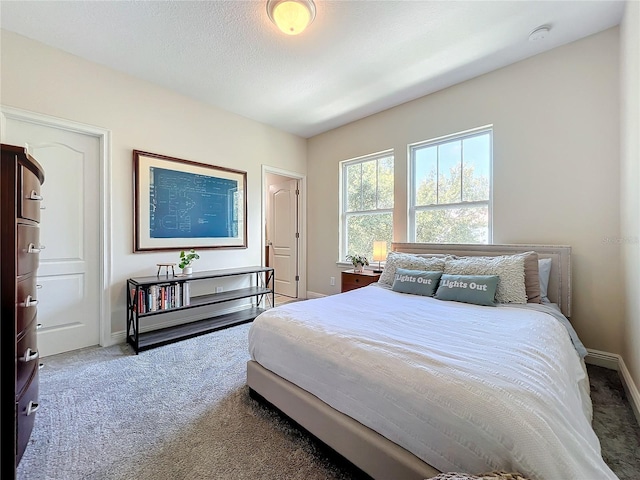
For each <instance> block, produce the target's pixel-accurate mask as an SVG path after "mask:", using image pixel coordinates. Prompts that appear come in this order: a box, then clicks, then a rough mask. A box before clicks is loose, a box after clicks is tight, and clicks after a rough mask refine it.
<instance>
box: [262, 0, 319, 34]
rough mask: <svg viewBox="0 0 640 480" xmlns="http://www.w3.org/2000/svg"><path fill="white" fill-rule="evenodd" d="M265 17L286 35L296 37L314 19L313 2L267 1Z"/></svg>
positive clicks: (293, 0)
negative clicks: (267, 16)
mask: <svg viewBox="0 0 640 480" xmlns="http://www.w3.org/2000/svg"><path fill="white" fill-rule="evenodd" d="M267 15H269V18H270V19H271V21H272V22H273V23H275V24H276V26H277V27H278V28H279V29H280V30H282V31H283V32H284V33H286V34H287V35H298V34H299V33H302V32H303V31H304V29H305V28H307V27H308V26H309V25H310V24H311V22H313V19H314V18H316V5H315V4H314V3H313V0H267Z"/></svg>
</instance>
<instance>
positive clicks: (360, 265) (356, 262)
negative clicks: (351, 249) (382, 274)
mask: <svg viewBox="0 0 640 480" xmlns="http://www.w3.org/2000/svg"><path fill="white" fill-rule="evenodd" d="M347 260H349V261H350V262H351V263H352V264H353V271H354V272H362V271H363V270H364V266H365V265H369V260H367V257H365V256H364V255H347Z"/></svg>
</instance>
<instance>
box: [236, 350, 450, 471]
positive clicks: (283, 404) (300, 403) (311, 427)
mask: <svg viewBox="0 0 640 480" xmlns="http://www.w3.org/2000/svg"><path fill="white" fill-rule="evenodd" d="M247 385H248V386H249V388H251V389H252V390H253V391H255V392H256V393H258V394H259V395H260V396H262V397H263V398H264V399H265V400H267V401H268V402H269V403H271V404H272V405H273V406H275V407H276V408H278V409H279V410H280V411H282V413H284V414H285V415H287V416H288V417H289V418H291V419H292V420H294V421H295V422H297V423H298V424H299V425H300V426H302V427H303V428H304V429H306V430H307V431H309V432H311V433H312V434H313V435H314V436H316V437H317V438H318V439H320V440H321V441H322V442H323V443H325V444H326V445H328V446H329V447H331V448H332V449H333V450H335V451H336V452H338V453H340V454H341V455H342V456H343V457H345V458H346V459H348V460H349V461H350V462H351V463H353V464H354V465H355V466H357V467H358V468H360V469H361V470H362V471H364V472H365V473H367V474H368V475H370V476H371V477H373V478H375V479H402V480H414V479H415V480H424V479H425V478H430V477H433V476H434V475H437V474H438V473H440V472H439V471H438V470H436V469H435V468H433V467H431V466H430V465H428V464H426V463H424V462H423V461H422V460H420V459H419V458H418V457H416V456H415V455H413V454H412V453H410V452H408V451H407V450H405V449H404V448H402V447H400V446H398V445H396V444H395V443H393V442H391V441H389V440H387V439H386V438H385V437H383V436H382V435H380V434H378V433H376V432H374V431H373V430H371V429H370V428H368V427H365V426H364V425H362V424H361V423H360V422H357V421H355V420H354V419H352V418H351V417H348V416H347V415H344V414H342V413H340V412H338V411H337V410H335V409H333V408H331V407H330V406H329V405H327V404H326V403H324V402H322V401H321V400H320V399H318V398H317V397H316V396H314V395H312V394H310V393H309V392H307V391H305V390H303V389H301V388H299V387H297V386H296V385H294V384H293V383H291V382H289V381H287V380H285V379H283V378H282V377H280V376H278V375H276V374H274V373H273V372H271V371H269V370H267V369H266V368H264V367H263V366H262V365H260V364H259V363H257V362H254V361H253V360H250V361H249V362H248V363H247Z"/></svg>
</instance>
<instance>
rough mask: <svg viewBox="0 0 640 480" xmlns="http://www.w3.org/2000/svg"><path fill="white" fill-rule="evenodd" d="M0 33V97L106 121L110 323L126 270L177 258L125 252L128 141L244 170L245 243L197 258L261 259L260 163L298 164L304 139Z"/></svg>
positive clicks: (151, 269)
mask: <svg viewBox="0 0 640 480" xmlns="http://www.w3.org/2000/svg"><path fill="white" fill-rule="evenodd" d="M1 40H2V45H1V62H2V63H1V67H2V68H1V77H0V78H1V82H2V83H1V87H2V90H1V97H0V102H1V103H2V105H5V106H11V107H16V108H21V109H25V110H30V111H33V112H38V113H42V114H47V115H52V116H56V117H60V118H63V119H67V120H73V121H75V122H81V123H85V124H90V125H95V126H99V127H103V128H106V129H109V130H110V131H111V140H112V144H111V147H112V149H111V152H112V155H111V158H110V162H111V175H112V183H111V185H110V187H109V188H110V189H111V192H110V193H111V208H112V210H111V213H112V221H111V224H110V225H108V232H109V235H111V238H112V247H113V262H112V282H111V291H110V296H111V312H112V314H111V325H112V332H121V331H124V329H125V321H126V317H125V310H126V309H125V301H126V300H125V290H126V287H125V281H126V279H127V278H129V277H132V276H139V275H152V274H154V273H155V268H156V267H155V265H156V263H158V262H166V261H177V253H176V252H164V253H139V254H134V253H132V250H133V245H132V243H133V240H132V239H133V233H132V232H133V219H132V216H133V202H132V197H133V193H132V159H131V157H132V150H133V149H138V150H143V151H148V152H153V153H159V154H163V155H168V156H173V157H178V158H184V159H188V160H195V161H199V162H203V163H211V164H214V165H219V166H225V167H231V168H236V169H240V170H245V171H247V184H248V185H247V190H248V191H247V197H248V232H249V233H248V245H249V248H248V249H246V250H245V249H242V250H215V251H214V250H209V251H204V250H203V251H200V253H201V259H200V260H198V263H197V268H198V269H200V270H204V269H213V268H225V267H235V266H241V265H259V264H260V263H261V261H262V252H263V248H262V239H261V227H260V224H261V218H260V217H261V205H262V198H261V197H262V193H261V189H262V187H261V182H262V178H261V177H262V172H261V165H262V164H266V165H269V166H273V167H277V168H281V169H284V170H287V171H292V172H299V173H301V174H305V173H306V140H304V139H302V138H299V137H296V136H294V135H290V134H288V133H284V132H281V131H279V130H276V129H274V128H271V127H268V126H266V125H263V124H260V123H257V122H254V121H251V120H248V119H246V118H244V117H241V116H238V115H234V114H230V113H227V112H224V111H222V110H219V109H215V108H211V107H207V106H205V105H204V104H202V103H198V102H195V101H193V100H191V99H189V98H186V97H184V96H181V95H178V94H176V93H173V92H170V91H168V90H165V89H163V88H160V87H158V86H155V85H153V84H150V83H148V82H143V81H140V80H137V79H135V78H132V77H130V76H127V75H124V74H121V73H118V72H115V71H113V70H110V69H108V68H105V67H102V66H99V65H97V64H94V63H90V62H87V61H85V60H83V59H81V58H79V57H76V56H73V55H69V54H67V53H64V52H62V51H60V50H56V49H53V48H50V47H48V46H45V45H43V44H41V43H38V42H35V41H32V40H29V39H27V38H25V37H21V36H18V35H15V34H13V33H10V32H6V31H2V37H1ZM97 221H99V219H97ZM168 259H169V260H168Z"/></svg>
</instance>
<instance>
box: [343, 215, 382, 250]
mask: <svg viewBox="0 0 640 480" xmlns="http://www.w3.org/2000/svg"><path fill="white" fill-rule="evenodd" d="M346 224H347V228H346V237H347V238H346V240H347V241H346V245H347V249H346V252H345V255H353V254H360V255H364V256H366V257H367V258H368V259H369V261H371V260H372V259H373V242H374V241H376V240H385V241H386V242H387V245H388V247H391V242H392V240H393V214H392V213H391V212H383V213H369V214H348V215H347V221H346Z"/></svg>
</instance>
